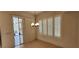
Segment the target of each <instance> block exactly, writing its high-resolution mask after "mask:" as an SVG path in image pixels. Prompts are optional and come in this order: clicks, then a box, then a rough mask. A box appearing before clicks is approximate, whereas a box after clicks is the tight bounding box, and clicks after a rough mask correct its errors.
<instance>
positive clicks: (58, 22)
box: [54, 16, 61, 37]
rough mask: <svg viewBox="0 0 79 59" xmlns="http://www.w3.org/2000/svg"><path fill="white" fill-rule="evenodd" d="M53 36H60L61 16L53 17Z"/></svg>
mask: <svg viewBox="0 0 79 59" xmlns="http://www.w3.org/2000/svg"><path fill="white" fill-rule="evenodd" d="M54 36H55V37H60V36H61V17H60V16H56V17H55V19H54Z"/></svg>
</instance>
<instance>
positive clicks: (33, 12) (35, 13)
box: [26, 11, 43, 15]
mask: <svg viewBox="0 0 79 59" xmlns="http://www.w3.org/2000/svg"><path fill="white" fill-rule="evenodd" d="M26 12H28V13H32V14H34V15H37V14H39V13H42V12H43V11H26Z"/></svg>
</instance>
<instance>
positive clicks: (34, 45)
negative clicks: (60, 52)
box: [15, 40, 59, 48]
mask: <svg viewBox="0 0 79 59" xmlns="http://www.w3.org/2000/svg"><path fill="white" fill-rule="evenodd" d="M15 48H59V47H58V46H56V45H53V44H49V43H46V42H43V41H40V40H34V41H31V42H29V43H26V44H22V45H20V46H16V47H15Z"/></svg>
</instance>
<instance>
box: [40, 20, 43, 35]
mask: <svg viewBox="0 0 79 59" xmlns="http://www.w3.org/2000/svg"><path fill="white" fill-rule="evenodd" d="M39 32H40V33H42V32H43V26H42V20H39Z"/></svg>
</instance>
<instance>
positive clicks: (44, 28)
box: [43, 19, 47, 35]
mask: <svg viewBox="0 0 79 59" xmlns="http://www.w3.org/2000/svg"><path fill="white" fill-rule="evenodd" d="M43 34H44V35H47V20H46V19H43Z"/></svg>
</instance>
